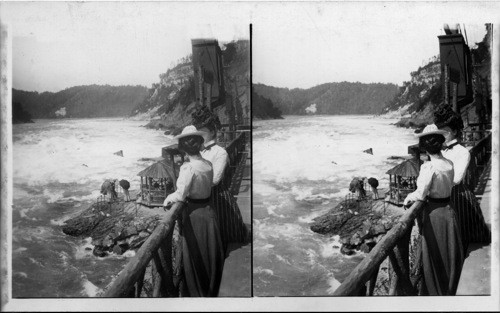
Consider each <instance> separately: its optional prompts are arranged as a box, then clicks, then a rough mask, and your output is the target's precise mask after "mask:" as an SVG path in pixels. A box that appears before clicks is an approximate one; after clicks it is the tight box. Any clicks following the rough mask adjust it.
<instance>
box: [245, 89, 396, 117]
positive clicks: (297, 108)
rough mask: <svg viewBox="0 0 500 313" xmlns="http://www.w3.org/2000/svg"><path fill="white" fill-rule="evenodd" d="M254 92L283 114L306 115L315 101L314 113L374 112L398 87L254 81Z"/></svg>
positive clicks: (385, 102)
mask: <svg viewBox="0 0 500 313" xmlns="http://www.w3.org/2000/svg"><path fill="white" fill-rule="evenodd" d="M254 90H255V92H256V93H257V94H259V95H261V96H263V97H265V98H268V99H270V100H271V101H272V102H273V103H275V105H276V106H277V108H279V109H280V110H281V111H282V112H283V114H306V108H307V107H309V106H310V105H311V104H316V108H317V111H316V113H317V114H377V113H379V112H380V111H381V110H382V108H384V107H385V106H386V105H387V103H388V102H389V101H390V100H392V99H393V98H394V95H395V94H396V93H397V91H398V87H397V86H396V85H394V84H382V83H371V84H363V83H359V82H356V83H350V82H340V83H326V84H321V85H318V86H315V87H312V88H309V89H300V88H294V89H288V88H277V87H271V86H266V85H263V84H255V85H254Z"/></svg>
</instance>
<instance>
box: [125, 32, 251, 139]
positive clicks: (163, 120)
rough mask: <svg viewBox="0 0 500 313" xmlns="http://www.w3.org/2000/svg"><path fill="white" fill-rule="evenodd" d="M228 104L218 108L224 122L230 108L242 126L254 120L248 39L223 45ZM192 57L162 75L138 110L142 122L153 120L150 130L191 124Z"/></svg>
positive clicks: (183, 59)
mask: <svg viewBox="0 0 500 313" xmlns="http://www.w3.org/2000/svg"><path fill="white" fill-rule="evenodd" d="M221 49H222V57H223V64H224V74H223V75H224V86H225V91H226V95H225V99H226V100H225V104H223V105H221V106H219V107H217V108H215V112H216V113H217V114H218V115H219V118H220V120H221V122H222V123H227V121H228V107H227V106H228V105H229V106H233V107H234V110H235V114H236V118H237V119H238V121H240V122H241V123H242V122H243V121H244V120H245V119H248V118H250V43H249V41H247V40H239V41H233V42H229V43H226V44H222V47H221ZM195 105H196V103H195V90H194V74H193V66H192V57H191V56H187V57H185V58H182V59H180V60H179V61H178V62H177V65H175V66H174V67H173V68H171V69H169V70H167V72H165V73H163V74H161V75H160V81H159V82H158V83H155V84H153V86H152V87H151V88H150V89H149V90H148V93H147V96H146V97H145V99H144V100H143V101H142V102H141V103H140V104H139V105H138V106H137V107H136V108H135V109H134V111H133V115H134V116H135V118H138V119H149V120H151V122H150V123H149V125H148V126H149V127H154V128H158V127H163V128H167V129H171V130H174V132H175V130H177V131H178V130H179V128H180V127H182V126H185V125H187V124H189V123H190V122H191V113H192V112H193V110H194V108H195Z"/></svg>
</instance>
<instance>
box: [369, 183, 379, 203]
mask: <svg viewBox="0 0 500 313" xmlns="http://www.w3.org/2000/svg"><path fill="white" fill-rule="evenodd" d="M368 184H369V185H370V187H371V190H372V193H373V199H375V200H378V190H377V187H378V180H377V179H376V178H374V177H370V178H368Z"/></svg>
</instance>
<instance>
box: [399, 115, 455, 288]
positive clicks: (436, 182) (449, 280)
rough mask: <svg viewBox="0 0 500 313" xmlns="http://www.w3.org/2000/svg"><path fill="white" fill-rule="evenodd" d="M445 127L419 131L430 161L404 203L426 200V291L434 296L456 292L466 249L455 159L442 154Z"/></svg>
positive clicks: (420, 145) (424, 236)
mask: <svg viewBox="0 0 500 313" xmlns="http://www.w3.org/2000/svg"><path fill="white" fill-rule="evenodd" d="M444 134H446V132H445V131H443V130H439V129H438V128H437V127H436V125H434V124H432V125H428V126H426V127H425V128H424V130H423V131H422V133H420V134H417V135H416V136H417V137H418V138H419V147H420V148H421V149H422V150H424V151H426V152H427V154H428V155H429V158H430V161H428V162H425V163H424V164H422V166H421V168H420V173H419V176H418V178H417V190H415V191H414V192H412V193H410V194H409V195H408V196H407V197H406V199H405V200H404V202H403V204H404V206H405V207H408V206H410V205H411V204H413V203H414V202H415V201H425V203H424V208H423V212H422V230H421V232H422V267H423V273H424V284H423V286H424V287H425V288H424V290H422V293H423V294H428V295H431V296H447V295H455V293H456V290H457V286H458V282H459V279H460V274H461V272H462V266H463V261H464V251H463V246H462V238H461V235H460V227H459V224H458V219H457V215H456V212H455V210H454V209H453V208H452V206H451V205H450V195H451V188H452V187H453V177H454V170H453V163H452V162H450V161H449V160H448V159H445V158H444V157H443V155H442V154H441V146H442V144H443V143H444V141H445V137H444Z"/></svg>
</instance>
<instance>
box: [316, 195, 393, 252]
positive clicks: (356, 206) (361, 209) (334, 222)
mask: <svg viewBox="0 0 500 313" xmlns="http://www.w3.org/2000/svg"><path fill="white" fill-rule="evenodd" d="M383 205H384V204H383V202H381V201H374V200H364V201H350V202H345V201H344V202H341V203H340V204H338V205H337V206H336V207H334V208H333V209H331V210H330V211H329V212H328V213H326V214H324V215H322V216H318V217H316V218H315V219H314V220H313V222H312V223H311V225H310V228H311V230H312V231H314V232H317V233H320V234H325V235H339V236H340V242H341V243H342V248H341V250H340V251H341V253H343V254H346V255H350V254H352V253H353V250H354V249H357V250H362V251H364V252H369V251H370V250H371V248H372V247H373V246H374V245H375V244H376V242H378V239H379V238H381V237H382V236H383V234H385V233H386V232H387V231H388V230H389V229H391V227H392V225H393V224H394V223H395V222H396V221H397V219H398V218H399V216H400V213H401V212H400V211H399V210H397V209H394V208H392V209H391V210H388V211H387V212H386V214H384V211H382V210H381V208H383Z"/></svg>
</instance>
